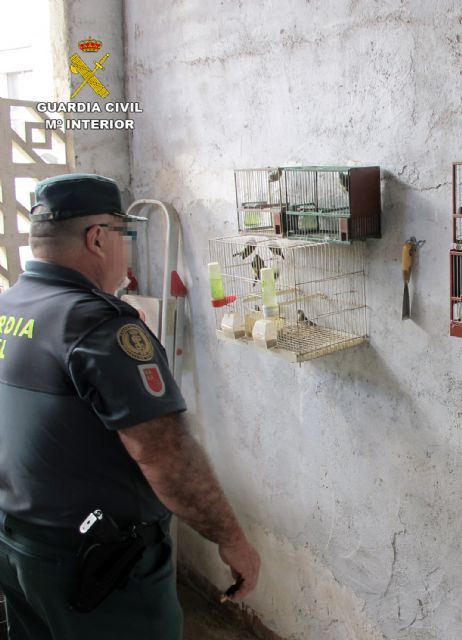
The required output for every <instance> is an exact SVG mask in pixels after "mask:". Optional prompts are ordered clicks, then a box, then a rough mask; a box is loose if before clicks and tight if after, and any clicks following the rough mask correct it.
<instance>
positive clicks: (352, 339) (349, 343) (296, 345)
mask: <svg viewBox="0 0 462 640" xmlns="http://www.w3.org/2000/svg"><path fill="white" fill-rule="evenodd" d="M217 336H218V338H219V339H220V340H225V341H228V342H233V343H239V344H247V345H250V346H255V345H254V342H253V340H252V338H248V337H245V338H241V339H239V340H235V339H233V338H228V337H227V336H225V335H224V334H223V332H222V331H221V330H220V329H217ZM364 342H367V338H366V337H365V336H355V335H353V334H351V333H346V332H344V331H338V330H335V329H327V328H326V327H319V326H306V327H305V326H303V325H299V324H295V325H288V326H286V327H284V328H283V329H282V330H281V331H280V332H279V333H278V342H277V346H276V347H273V348H271V349H268V351H270V352H271V353H273V354H274V355H277V356H280V357H282V358H284V359H285V360H288V361H289V362H305V361H306V360H314V359H315V358H321V357H322V356H326V355H329V354H330V353H335V352H336V351H342V350H343V349H349V348H351V347H355V346H357V345H359V344H363V343H364ZM255 348H256V349H260V347H255Z"/></svg>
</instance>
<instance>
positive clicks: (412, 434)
mask: <svg viewBox="0 0 462 640" xmlns="http://www.w3.org/2000/svg"><path fill="white" fill-rule="evenodd" d="M75 4H76V5H80V4H81V3H79V2H77V3H75ZM461 23H462V12H461V10H460V6H459V5H458V3H456V2H453V1H452V0H440V1H439V2H437V3H433V2H428V1H426V0H412V1H409V0H408V1H405V0H386V1H384V2H370V1H368V0H351V1H350V0H337V1H334V0H322V1H321V0H311V1H310V0H288V1H287V2H273V1H272V0H255V1H254V2H240V1H237V0H223V1H222V2H215V1H212V0H202V1H201V2H197V1H195V0H176V1H174V2H173V1H172V2H167V3H166V2H160V1H159V0H150V1H148V0H138V2H127V3H126V30H127V51H128V57H127V60H126V77H127V98H128V99H131V100H134V99H137V100H140V101H141V103H142V105H143V108H144V113H143V114H141V115H140V116H139V117H138V119H137V123H136V129H135V132H134V136H133V141H132V163H133V183H132V186H133V191H134V195H135V197H143V196H144V197H155V198H160V199H165V200H167V201H170V202H173V204H174V205H175V206H176V208H177V209H178V211H179V213H180V215H181V219H182V225H183V230H184V236H185V242H184V245H185V246H184V249H185V264H186V279H187V286H188V288H189V294H190V326H189V336H190V340H189V345H188V348H189V353H190V355H189V363H188V368H187V371H186V372H185V380H184V392H185V395H186V398H187V401H188V404H189V407H190V415H191V418H192V422H193V424H194V428H195V431H196V433H197V436H198V438H199V439H200V440H201V442H202V443H203V444H204V446H205V447H206V448H207V450H208V451H209V452H210V455H211V457H212V459H213V462H214V464H215V466H216V469H217V472H218V475H219V477H220V479H221V481H222V483H223V485H224V486H225V488H226V491H227V493H228V495H229V497H230V499H231V501H232V502H233V504H234V506H235V508H236V509H237V511H238V513H239V515H240V517H241V519H242V522H243V524H244V525H245V527H246V528H247V529H248V531H249V535H250V537H251V539H252V540H254V542H255V544H256V545H257V546H258V548H259V549H260V551H261V554H262V557H263V569H262V576H261V581H260V585H259V588H258V590H257V591H256V592H255V593H254V594H253V595H252V596H251V597H250V598H249V599H248V602H247V604H248V605H249V606H250V607H252V608H253V609H254V610H255V611H256V612H257V614H258V615H259V616H261V617H262V619H263V621H264V622H265V623H266V624H267V625H268V626H270V627H271V628H272V629H274V630H275V631H276V632H278V633H279V634H281V635H283V636H286V637H290V638H291V639H292V640H302V639H307V638H316V640H350V639H351V640H353V639H355V640H358V639H359V640H372V639H374V640H375V639H378V638H388V639H392V638H393V639H395V640H404V639H406V640H456V639H457V640H458V639H459V638H460V627H461V620H460V602H461V599H462V571H461V565H462V561H461V536H460V530H461V525H462V516H461V500H460V495H461V482H462V467H461V464H460V456H461V453H462V441H461V420H460V417H461V411H462V409H461V394H462V384H461V375H460V358H459V354H460V352H461V347H462V343H461V342H460V341H458V340H457V339H450V338H449V337H448V247H449V242H450V213H451V192H450V168H451V162H452V161H453V160H455V159H457V158H458V157H460V148H459V147H460V144H459V143H460V124H461V100H460V96H461V90H462V86H461V85H462V76H461V68H462V67H461V62H462V41H461V36H462V24H461ZM88 28H90V27H88ZM86 30H88V29H86V28H85V29H84V31H85V32H86ZM95 35H103V36H104V34H100V33H95ZM74 39H75V38H74ZM348 161H357V162H360V163H364V164H367V163H373V164H380V165H381V167H382V170H383V209H384V215H383V239H381V240H370V241H368V242H367V249H368V280H367V282H368V286H367V296H368V305H369V329H370V336H371V340H370V346H369V347H365V348H358V349H356V350H351V351H346V352H343V353H338V354H335V355H331V356H329V357H326V358H323V359H320V360H318V361H313V362H311V363H307V364H304V365H302V366H301V367H297V366H294V365H290V364H286V363H284V362H281V361H279V360H277V359H273V358H272V357H271V356H270V355H266V354H264V353H257V352H255V351H253V350H250V349H241V348H239V347H238V346H236V345H231V344H223V343H220V344H217V342H216V339H215V336H214V319H213V314H212V309H211V307H210V303H209V293H208V285H207V279H206V267H205V265H206V262H207V257H208V248H207V240H208V238H212V237H215V236H219V235H222V234H226V233H233V232H234V231H235V230H236V218H235V212H234V192H233V174H232V170H233V169H234V168H237V167H240V168H242V167H249V166H266V165H278V164H287V163H320V164H322V163H325V164H336V163H344V162H348ZM150 224H152V227H151V226H150V230H149V234H150V236H149V248H151V249H153V248H154V247H158V246H160V245H159V243H160V240H159V232H158V230H157V229H156V228H155V223H154V222H153V223H150ZM410 235H416V236H417V237H418V239H425V240H426V244H425V246H424V248H423V249H422V250H421V252H420V257H419V261H418V264H417V266H416V269H415V273H414V276H413V285H412V290H411V294H412V298H413V320H412V321H406V322H402V321H401V300H402V280H401V269H400V256H401V246H402V243H403V241H404V240H405V239H406V238H407V237H409V236H410ZM160 244H161V243H160ZM156 256H157V252H156V251H151V258H150V260H151V262H150V263H149V265H148V263H147V262H146V263H145V271H144V273H142V274H141V275H142V284H143V287H144V291H145V292H147V291H148V289H149V292H151V293H158V292H159V289H160V287H157V285H156V284H155V281H156V279H157V280H159V281H160V278H159V276H158V275H156V273H155V271H154V269H155V268H156V267H157V266H158V260H157V257H156ZM156 287H157V290H156ZM181 541H182V549H183V551H182V559H183V561H185V562H187V563H189V564H191V565H193V566H194V567H195V568H196V569H197V570H198V571H200V572H201V573H203V574H205V575H206V576H207V577H208V578H209V579H210V580H212V581H214V583H215V584H216V585H218V586H219V587H220V588H223V587H226V586H227V585H228V584H229V581H230V579H229V575H228V574H227V571H226V570H225V569H223V567H222V566H221V564H220V561H219V559H218V557H217V554H216V550H215V549H214V548H213V546H212V545H209V544H208V543H206V542H204V541H203V540H200V539H199V538H198V536H196V535H195V534H193V533H192V532H190V531H189V530H187V529H186V528H183V529H182V531H181Z"/></svg>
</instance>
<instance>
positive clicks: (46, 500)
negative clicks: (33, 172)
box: [0, 174, 260, 640]
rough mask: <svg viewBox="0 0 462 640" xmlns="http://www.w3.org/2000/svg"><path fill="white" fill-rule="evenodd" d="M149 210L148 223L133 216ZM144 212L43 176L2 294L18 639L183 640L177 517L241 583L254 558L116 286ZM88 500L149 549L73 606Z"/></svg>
mask: <svg viewBox="0 0 462 640" xmlns="http://www.w3.org/2000/svg"><path fill="white" fill-rule="evenodd" d="M141 219H142V218H141ZM135 220H137V219H136V218H134V217H133V216H130V217H129V216H127V215H126V214H125V213H124V212H123V210H122V207H121V201H120V194H119V190H118V188H117V185H116V183H115V182H114V181H113V180H110V179H108V178H104V177H101V176H95V175H89V174H71V175H63V176H59V177H54V178H50V179H48V180H44V181H43V182H41V183H39V184H38V185H37V189H36V204H35V205H34V207H33V208H32V211H31V231H30V244H31V248H32V251H33V255H34V258H35V259H34V260H32V261H30V262H28V263H27V264H26V271H25V273H23V274H22V275H21V276H20V278H19V280H18V282H17V283H16V284H15V285H14V286H13V287H11V289H9V290H8V291H6V292H5V293H4V294H2V295H1V296H0V406H1V408H2V410H1V412H0V510H1V511H0V585H1V587H2V589H3V591H4V593H5V596H6V603H7V615H8V625H9V633H10V639H11V640H51V639H52V640H74V639H75V640H77V639H78V640H82V638H85V639H86V640H92V639H98V640H119V639H120V640H122V639H123V640H131V639H134V638H136V639H137V640H180V638H181V637H182V613H181V609H180V607H179V604H178V601H177V597H176V589H175V583H174V573H173V570H172V563H171V557H170V539H169V534H168V527H169V519H170V514H171V512H173V513H175V514H177V515H178V516H179V517H180V518H181V519H183V520H184V521H185V522H187V523H189V524H190V525H191V526H192V527H193V528H194V529H196V530H197V531H198V532H199V533H200V534H202V535H203V536H205V537H206V538H208V539H209V540H212V541H213V542H216V543H217V544H218V545H219V552H220V555H221V558H222V559H223V561H224V562H225V563H226V564H228V565H229V566H230V568H231V570H232V574H233V576H234V578H235V579H236V580H237V581H238V583H239V584H240V589H239V591H238V592H237V595H236V597H238V598H240V597H244V596H245V595H247V594H248V593H249V592H250V591H252V590H253V589H254V587H255V585H256V582H257V578H258V572H259V564H260V560H259V557H258V554H257V552H256V551H255V550H254V548H253V547H252V546H251V545H250V544H249V542H248V541H247V539H246V536H245V534H244V532H243V531H242V529H241V527H240V526H239V524H238V522H237V519H236V517H235V515H234V513H233V511H232V509H231V507H230V506H229V504H228V502H227V500H226V498H225V496H224V494H223V492H222V490H221V488H220V486H219V485H218V483H217V481H216V479H215V477H214V475H213V471H212V469H211V467H210V464H209V462H208V461H207V458H206V456H205V454H204V452H203V450H202V449H201V447H200V446H199V445H198V444H197V442H196V441H195V439H194V438H193V437H192V436H191V435H190V433H189V432H188V428H187V424H186V421H185V419H184V417H183V415H182V412H184V411H185V409H186V406H185V403H184V400H183V398H182V396H181V393H180V391H179V389H178V387H177V386H176V384H175V382H174V380H173V378H172V376H171V374H170V372H169V369H168V365H167V361H166V358H165V352H164V350H163V348H162V346H161V345H160V343H159V342H158V341H157V339H156V337H155V336H154V335H153V334H152V333H151V331H150V330H149V329H148V327H147V326H146V325H145V324H144V323H143V322H142V321H141V320H140V319H139V317H138V314H137V312H136V311H135V310H134V309H133V308H132V307H131V306H130V305H128V304H125V303H124V302H122V301H121V300H119V299H118V298H116V297H114V296H113V295H112V293H113V292H114V291H115V290H117V288H118V287H119V286H120V284H121V282H122V280H123V279H124V277H125V274H126V271H127V260H126V255H125V248H124V247H125V242H124V237H123V236H124V234H126V233H127V228H128V224H129V223H130V222H133V221H135ZM94 509H100V510H101V511H102V512H103V513H104V514H108V515H110V516H111V517H112V518H113V519H114V520H115V521H116V523H117V524H118V526H119V527H121V528H124V527H128V526H132V525H135V524H138V523H142V522H146V523H149V526H148V527H147V528H146V530H147V531H149V532H150V537H149V536H148V538H149V539H148V547H147V549H146V550H145V552H144V554H143V556H142V557H141V559H140V560H139V561H138V562H137V563H136V564H135V566H134V568H133V569H132V571H131V573H130V575H129V577H128V580H127V581H126V584H125V586H124V587H123V588H116V589H115V590H114V591H112V593H110V595H108V596H107V597H106V599H104V600H103V601H102V602H101V604H99V605H98V606H97V607H96V608H94V609H93V610H92V611H89V612H86V613H82V612H79V611H76V610H75V608H74V609H73V608H71V607H70V605H69V594H70V591H71V588H72V584H73V580H74V577H75V572H76V570H77V569H76V567H77V560H76V550H77V548H78V546H79V544H80V540H81V538H82V535H81V534H80V533H79V531H78V529H79V525H80V524H81V522H82V521H83V520H84V519H85V517H86V516H88V514H89V513H90V512H91V511H93V510H94Z"/></svg>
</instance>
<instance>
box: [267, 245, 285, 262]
mask: <svg viewBox="0 0 462 640" xmlns="http://www.w3.org/2000/svg"><path fill="white" fill-rule="evenodd" d="M268 249H269V250H270V251H271V253H272V254H274V255H275V256H281V258H282V259H283V260H284V254H283V253H282V249H281V247H272V246H271V245H270V246H269V247H268Z"/></svg>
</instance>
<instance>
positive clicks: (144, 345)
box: [117, 324, 154, 362]
mask: <svg viewBox="0 0 462 640" xmlns="http://www.w3.org/2000/svg"><path fill="white" fill-rule="evenodd" d="M117 342H118V343H119V346H120V348H121V349H122V351H124V352H125V353H126V354H127V356H130V358H133V359H134V360H141V361H142V362H147V361H149V360H152V359H153V357H154V345H153V343H152V340H151V338H150V337H149V336H148V334H147V333H146V332H145V331H144V330H143V329H141V327H139V326H138V325H137V324H125V325H124V326H123V327H121V328H120V329H119V330H118V331H117Z"/></svg>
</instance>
